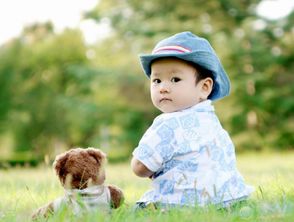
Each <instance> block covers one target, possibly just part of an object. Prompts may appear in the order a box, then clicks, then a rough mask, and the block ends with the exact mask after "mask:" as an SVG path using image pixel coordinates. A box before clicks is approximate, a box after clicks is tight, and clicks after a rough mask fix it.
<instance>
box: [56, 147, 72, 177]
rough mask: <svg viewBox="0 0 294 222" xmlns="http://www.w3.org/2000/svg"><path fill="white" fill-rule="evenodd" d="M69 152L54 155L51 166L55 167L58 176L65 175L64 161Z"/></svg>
mask: <svg viewBox="0 0 294 222" xmlns="http://www.w3.org/2000/svg"><path fill="white" fill-rule="evenodd" d="M68 156H69V153H68V152H66V153H62V154H60V155H58V156H56V158H55V160H54V163H53V168H54V169H55V172H56V174H57V175H58V176H59V178H62V177H63V176H64V175H65V173H66V172H65V169H64V166H65V163H66V161H67V159H68Z"/></svg>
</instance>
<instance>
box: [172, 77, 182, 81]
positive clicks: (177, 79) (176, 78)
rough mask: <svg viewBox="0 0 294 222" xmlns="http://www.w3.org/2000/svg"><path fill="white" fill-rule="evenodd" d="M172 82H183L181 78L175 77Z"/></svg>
mask: <svg viewBox="0 0 294 222" xmlns="http://www.w3.org/2000/svg"><path fill="white" fill-rule="evenodd" d="M171 81H172V82H179V81H181V79H180V78H179V77H173V78H172V79H171Z"/></svg>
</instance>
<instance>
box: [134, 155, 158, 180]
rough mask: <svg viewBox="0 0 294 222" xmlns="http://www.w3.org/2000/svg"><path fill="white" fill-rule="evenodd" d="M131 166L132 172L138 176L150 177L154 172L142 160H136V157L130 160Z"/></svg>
mask: <svg viewBox="0 0 294 222" xmlns="http://www.w3.org/2000/svg"><path fill="white" fill-rule="evenodd" d="M131 167H132V170H133V172H134V173H135V174H136V175H137V176H138V177H150V178H151V176H152V175H153V174H154V172H152V171H151V170H149V169H148V168H147V167H146V166H145V165H144V164H143V163H142V162H140V161H139V160H137V159H136V158H134V157H133V159H132V161H131Z"/></svg>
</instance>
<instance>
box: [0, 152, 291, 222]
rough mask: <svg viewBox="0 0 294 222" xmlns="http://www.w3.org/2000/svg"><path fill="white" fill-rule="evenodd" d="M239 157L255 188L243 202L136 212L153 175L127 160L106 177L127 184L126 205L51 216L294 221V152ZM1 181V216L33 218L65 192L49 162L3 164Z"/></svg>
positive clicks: (4, 218)
mask: <svg viewBox="0 0 294 222" xmlns="http://www.w3.org/2000/svg"><path fill="white" fill-rule="evenodd" d="M237 159H238V167H239V169H240V171H241V173H242V174H243V176H244V177H245V180H246V181H247V183H248V184H251V185H253V186H255V188H256V192H255V193H254V195H253V196H252V197H251V199H250V200H249V202H248V203H247V204H246V205H245V206H242V207H238V206H237V207H236V208H235V209H232V210H229V211H220V210H217V209H216V208H215V207H207V208H204V209H203V208H193V209H180V210H179V209H178V210H171V211H168V212H162V211H142V212H134V211H133V205H134V203H135V201H136V200H138V199H139V197H140V196H141V195H142V194H143V193H144V192H145V191H146V190H148V189H149V188H150V184H151V183H150V181H149V180H148V179H141V178H137V177H135V176H134V175H133V173H132V172H131V169H130V167H129V164H128V163H123V164H116V165H110V164H108V165H107V168H106V173H107V178H106V181H107V183H110V184H116V185H118V186H119V187H121V188H122V189H123V190H124V193H125V197H126V200H125V204H124V206H123V207H121V208H120V209H118V210H115V211H113V213H112V214H110V215H105V214H101V213H100V212H94V213H92V214H87V215H82V216H81V217H73V215H70V214H68V213H66V212H61V213H60V214H57V215H54V216H53V217H51V218H50V219H49V221H144V222H145V221H146V222H149V221H171V222H172V221H181V222H184V221H217V222H218V221H225V222H227V221H289V222H290V221H291V222H292V221H294V153H282V154H278V153H269V154H264V153H263V154H256V153H252V154H245V155H239V156H238V157H237ZM0 181H1V183H0V198H1V199H0V200H1V201H0V221H9V222H10V221H30V215H31V214H32V212H33V211H34V210H35V209H36V208H38V207H39V206H42V205H43V204H45V203H47V202H49V201H51V200H53V199H55V198H56V197H59V196H61V195H62V194H63V189H62V187H61V186H60V184H59V181H58V180H57V177H56V176H55V175H54V172H53V171H52V169H51V167H48V166H47V167H46V166H43V167H39V168H35V169H34V168H13V169H7V170H0ZM43 221H45V220H43Z"/></svg>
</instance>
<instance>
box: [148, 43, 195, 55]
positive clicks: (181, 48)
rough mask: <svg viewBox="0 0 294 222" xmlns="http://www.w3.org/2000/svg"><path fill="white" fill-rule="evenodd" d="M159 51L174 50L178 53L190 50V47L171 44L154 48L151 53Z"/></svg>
mask: <svg viewBox="0 0 294 222" xmlns="http://www.w3.org/2000/svg"><path fill="white" fill-rule="evenodd" d="M161 51H176V52H180V53H186V52H192V51H191V50H190V49H187V48H184V47H182V46H177V45H172V46H162V47H159V48H157V49H154V50H153V52H152V54H157V53H159V52H161Z"/></svg>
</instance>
